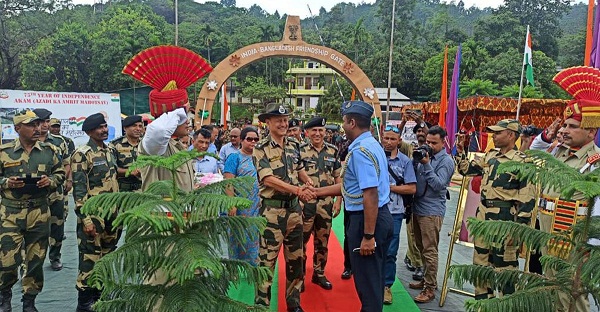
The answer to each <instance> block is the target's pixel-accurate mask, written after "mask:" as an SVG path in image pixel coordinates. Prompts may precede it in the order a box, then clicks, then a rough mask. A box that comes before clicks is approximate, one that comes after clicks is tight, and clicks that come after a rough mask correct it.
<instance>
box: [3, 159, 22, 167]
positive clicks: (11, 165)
mask: <svg viewBox="0 0 600 312" xmlns="http://www.w3.org/2000/svg"><path fill="white" fill-rule="evenodd" d="M20 164H21V162H20V161H13V162H9V163H5V164H4V168H11V167H17V166H19V165H20Z"/></svg>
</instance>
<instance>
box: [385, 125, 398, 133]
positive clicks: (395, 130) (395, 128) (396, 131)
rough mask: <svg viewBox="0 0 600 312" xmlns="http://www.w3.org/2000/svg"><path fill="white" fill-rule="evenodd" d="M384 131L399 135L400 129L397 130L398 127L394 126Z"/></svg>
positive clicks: (387, 127)
mask: <svg viewBox="0 0 600 312" xmlns="http://www.w3.org/2000/svg"><path fill="white" fill-rule="evenodd" d="M385 131H393V132H395V133H400V129H398V127H394V126H386V127H385Z"/></svg>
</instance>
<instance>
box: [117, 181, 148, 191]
mask: <svg viewBox="0 0 600 312" xmlns="http://www.w3.org/2000/svg"><path fill="white" fill-rule="evenodd" d="M141 188H142V183H141V182H139V183H129V182H121V181H119V192H135V191H137V190H139V189H141Z"/></svg>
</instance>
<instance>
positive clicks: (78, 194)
mask: <svg viewBox="0 0 600 312" xmlns="http://www.w3.org/2000/svg"><path fill="white" fill-rule="evenodd" d="M111 150H112V149H111V148H110V147H99V146H97V145H96V143H94V141H92V140H91V139H90V141H88V143H87V144H86V145H83V146H81V147H79V148H78V149H77V150H76V151H75V153H74V154H73V156H72V157H71V167H72V170H73V197H74V198H75V214H76V215H77V243H78V245H79V275H78V276H77V285H76V287H77V289H78V290H85V289H86V288H88V287H89V286H88V284H87V280H88V277H89V275H90V273H91V272H92V270H93V269H94V264H95V263H96V262H97V261H98V260H100V258H102V257H103V256H104V255H106V254H107V253H109V252H111V251H114V250H115V249H116V248H117V241H118V236H119V234H120V231H121V229H120V228H113V227H112V220H113V219H114V216H113V217H112V218H110V219H106V220H105V219H101V218H99V217H97V216H89V215H85V214H83V213H81V207H82V206H83V204H84V203H85V202H86V200H88V199H89V198H90V197H92V196H94V195H98V194H102V193H110V192H118V191H119V186H118V183H117V163H116V160H115V158H114V156H113V152H112V151H111ZM92 223H93V224H94V225H95V227H96V233H97V234H96V237H94V238H90V237H89V236H88V235H87V234H85V232H84V231H83V229H84V227H85V225H88V224H92Z"/></svg>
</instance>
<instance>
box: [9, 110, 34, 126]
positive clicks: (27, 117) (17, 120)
mask: <svg viewBox="0 0 600 312" xmlns="http://www.w3.org/2000/svg"><path fill="white" fill-rule="evenodd" d="M36 120H40V117H38V115H36V114H35V113H34V112H33V111H30V110H24V111H22V112H19V113H17V114H16V115H15V116H14V117H13V124H15V125H18V124H22V123H24V124H28V123H30V122H33V121H36Z"/></svg>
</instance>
